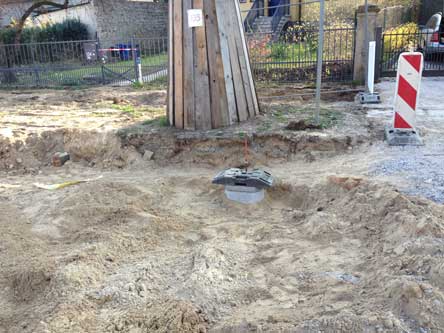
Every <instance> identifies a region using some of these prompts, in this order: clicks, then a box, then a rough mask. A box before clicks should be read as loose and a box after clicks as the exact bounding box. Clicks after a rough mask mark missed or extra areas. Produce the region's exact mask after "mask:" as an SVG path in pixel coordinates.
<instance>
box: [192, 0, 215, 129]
mask: <svg viewBox="0 0 444 333" xmlns="http://www.w3.org/2000/svg"><path fill="white" fill-rule="evenodd" d="M206 1H208V0H206ZM194 8H195V9H202V10H203V9H204V8H203V0H194ZM204 15H205V13H204ZM194 40H195V52H194V54H195V58H194V104H195V117H196V129H211V112H210V108H211V105H210V82H209V75H208V58H207V57H208V55H207V45H206V44H207V43H206V42H207V41H206V30H205V25H204V26H203V27H196V28H194Z"/></svg>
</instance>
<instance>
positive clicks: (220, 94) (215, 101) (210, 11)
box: [204, 0, 230, 128]
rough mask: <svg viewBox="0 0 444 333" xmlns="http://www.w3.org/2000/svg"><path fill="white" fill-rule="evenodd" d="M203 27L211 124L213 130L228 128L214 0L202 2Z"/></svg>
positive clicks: (226, 103)
mask: <svg viewBox="0 0 444 333" xmlns="http://www.w3.org/2000/svg"><path fill="white" fill-rule="evenodd" d="M204 10H205V14H206V15H205V26H206V31H207V51H208V69H209V74H210V91H211V95H210V96H211V99H210V102H211V122H212V127H213V128H219V127H223V126H228V125H229V124H230V122H229V117H228V102H227V93H226V90H225V79H224V72H223V64H222V56H221V50H220V41H219V33H218V26H217V17H216V4H215V0H206V1H205V2H204Z"/></svg>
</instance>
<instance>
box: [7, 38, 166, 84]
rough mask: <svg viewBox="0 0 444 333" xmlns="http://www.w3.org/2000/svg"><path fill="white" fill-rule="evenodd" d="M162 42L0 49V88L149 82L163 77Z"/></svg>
mask: <svg viewBox="0 0 444 333" xmlns="http://www.w3.org/2000/svg"><path fill="white" fill-rule="evenodd" d="M167 45H168V40H167V39H166V38H150V39H147V38H131V39H129V40H126V41H125V40H112V41H99V40H85V41H66V42H50V43H29V44H20V45H0V87H34V86H36V87H49V86H70V85H88V84H90V85H95V84H122V85H123V84H131V82H138V81H140V82H151V81H154V80H156V79H158V78H161V77H165V76H166V74H167V57H168V56H167Z"/></svg>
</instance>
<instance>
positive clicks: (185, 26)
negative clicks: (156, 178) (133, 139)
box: [167, 0, 259, 130]
mask: <svg viewBox="0 0 444 333" xmlns="http://www.w3.org/2000/svg"><path fill="white" fill-rule="evenodd" d="M238 1H239V0H169V44H168V45H169V52H168V57H169V61H168V73H169V76H168V77H169V79H168V111H167V115H168V119H169V122H170V124H171V125H172V126H175V127H177V128H184V129H189V130H207V129H212V128H220V127H225V126H229V125H232V124H235V123H238V122H241V121H245V120H247V119H249V118H252V117H255V116H256V115H257V114H258V113H259V106H258V102H257V96H256V89H255V87H254V83H253V77H252V73H251V67H250V61H249V56H248V49H247V45H246V40H245V35H244V30H243V24H242V18H241V14H240V9H239V2H238ZM193 9H195V10H196V9H197V10H199V11H198V12H197V14H199V13H200V11H201V13H202V20H201V22H200V23H197V26H194V27H190V25H191V26H192V25H195V24H193V23H191V22H189V17H188V16H189V15H188V14H189V10H193ZM194 13H196V12H194ZM197 16H198V17H199V16H200V15H197ZM197 21H199V20H197Z"/></svg>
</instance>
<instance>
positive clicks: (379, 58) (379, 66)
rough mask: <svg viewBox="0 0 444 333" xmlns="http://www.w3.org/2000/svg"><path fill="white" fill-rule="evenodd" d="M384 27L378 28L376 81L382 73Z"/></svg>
mask: <svg viewBox="0 0 444 333" xmlns="http://www.w3.org/2000/svg"><path fill="white" fill-rule="evenodd" d="M381 62H382V28H381V27H377V28H376V59H375V82H378V81H379V79H380V78H381V74H382V64H381Z"/></svg>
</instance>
